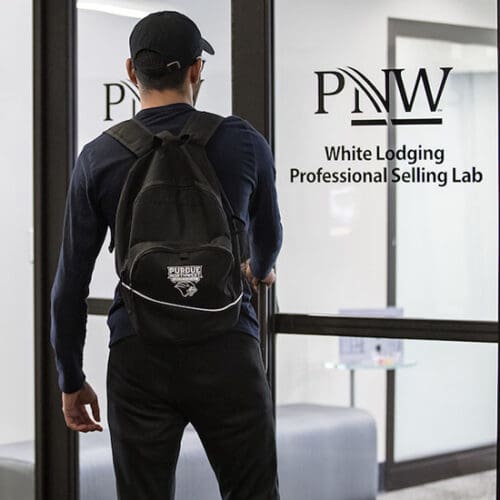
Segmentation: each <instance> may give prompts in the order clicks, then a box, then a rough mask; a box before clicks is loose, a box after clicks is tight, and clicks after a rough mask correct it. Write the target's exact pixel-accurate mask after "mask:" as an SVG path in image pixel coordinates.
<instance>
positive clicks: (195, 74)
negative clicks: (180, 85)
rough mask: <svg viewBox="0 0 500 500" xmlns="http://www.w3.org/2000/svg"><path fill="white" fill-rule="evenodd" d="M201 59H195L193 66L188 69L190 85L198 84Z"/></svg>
mask: <svg viewBox="0 0 500 500" xmlns="http://www.w3.org/2000/svg"><path fill="white" fill-rule="evenodd" d="M202 64H203V63H202V61H201V59H197V60H196V62H195V63H194V64H192V65H191V66H190V68H189V82H190V83H192V84H195V83H198V82H199V81H200V78H201V68H202Z"/></svg>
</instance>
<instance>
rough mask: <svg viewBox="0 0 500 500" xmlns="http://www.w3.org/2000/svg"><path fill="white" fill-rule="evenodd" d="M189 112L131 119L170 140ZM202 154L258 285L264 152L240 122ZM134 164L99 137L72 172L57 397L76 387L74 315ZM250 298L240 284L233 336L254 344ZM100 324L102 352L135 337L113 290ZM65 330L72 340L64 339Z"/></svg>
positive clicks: (271, 257) (264, 216)
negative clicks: (237, 223)
mask: <svg viewBox="0 0 500 500" xmlns="http://www.w3.org/2000/svg"><path fill="white" fill-rule="evenodd" d="M193 109H194V108H193V107H192V106H191V105H189V104H186V103H176V104H170V105H166V106H158V107H152V108H146V109H143V110H141V111H140V112H139V113H138V114H137V115H136V118H137V119H139V120H140V121H141V122H142V123H143V124H144V125H145V126H146V127H147V128H148V129H149V130H150V131H151V132H153V133H158V132H160V131H162V130H169V131H170V132H172V133H174V134H178V133H179V132H180V131H181V129H182V127H183V126H184V124H185V123H186V121H187V119H188V118H189V116H190V114H191V113H192V111H193ZM207 155H208V158H209V160H210V161H211V163H212V165H213V167H214V169H215V172H216V174H217V176H218V178H219V180H220V182H221V185H222V187H223V189H224V191H225V193H226V195H227V197H228V199H229V201H230V203H231V205H232V208H233V210H234V212H235V214H236V215H237V216H239V217H240V218H241V219H242V220H244V221H245V223H246V226H247V229H248V230H249V236H250V242H251V245H250V249H251V267H252V272H253V275H254V276H255V277H257V278H260V279H263V278H265V277H266V276H267V274H268V273H269V271H270V270H271V267H272V265H273V263H274V261H275V258H276V255H277V253H278V251H279V249H280V246H281V224H280V216H279V211H278V205H277V199H276V191H275V185H274V180H275V169H274V165H273V160H272V154H271V151H270V148H269V146H268V144H267V143H266V141H265V140H264V138H263V137H262V136H261V135H260V134H259V133H258V132H257V131H256V130H255V129H254V128H253V127H251V126H250V125H249V124H248V123H247V122H246V121H244V120H242V119H240V118H238V117H234V116H231V117H228V118H226V119H225V120H224V121H223V122H222V123H221V125H220V126H219V128H218V129H217V131H216V133H215V134H214V136H213V137H212V139H211V140H210V142H209V143H208V145H207ZM134 161H135V157H134V156H133V155H132V153H130V152H129V151H128V150H127V149H126V148H125V147H124V146H122V145H121V144H120V143H118V142H117V141H116V140H114V139H113V138H111V137H110V136H108V135H107V134H101V135H100V136H99V137H97V138H96V139H94V140H93V141H91V142H90V143H88V144H87V145H86V146H85V147H84V148H83V150H82V153H81V154H80V156H79V158H78V161H77V164H76V166H75V169H74V171H73V175H72V180H71V186H70V192H69V194H68V202H67V203H68V210H67V216H66V218H65V230H64V242H63V246H62V249H61V255H60V261H59V267H58V271H57V275H56V279H55V282H54V287H53V293H52V308H53V325H52V326H53V328H52V340H53V343H54V344H55V346H56V353H57V354H58V365H59V368H60V384H61V387H62V388H64V389H65V392H71V390H75V388H77V387H78V386H79V385H81V383H82V382H83V380H84V374H83V372H82V371H81V368H79V367H78V365H77V364H76V363H75V360H78V359H81V351H82V349H83V343H84V338H85V324H84V320H85V312H86V311H84V309H82V303H81V301H82V296H81V290H85V289H86V287H88V283H89V281H90V277H91V273H92V269H93V266H94V262H95V258H96V256H97V254H98V252H99V250H100V248H101V247H102V244H103V241H104V236H105V233H106V230H107V228H108V227H109V228H110V230H111V235H112V237H113V235H114V224H115V216H116V209H117V205H118V200H119V197H120V192H121V189H122V187H123V184H124V181H125V178H126V176H127V173H128V171H129V169H130V168H131V167H132V165H133V163H134ZM166 168H168V166H166ZM83 242H85V243H84V244H83ZM250 298H251V289H250V286H249V284H248V283H247V282H246V281H244V296H243V301H242V307H241V314H240V319H239V321H238V323H237V325H236V326H235V327H234V330H236V331H240V332H244V333H247V334H250V335H253V336H254V337H256V338H258V323H257V319H256V315H255V311H254V309H253V307H252V306H251V304H250ZM108 325H109V327H110V332H111V338H110V345H112V344H114V343H115V342H116V341H118V340H119V339H122V338H125V337H127V336H129V335H131V334H134V333H135V332H134V331H133V329H132V326H131V324H130V321H129V318H128V315H127V311H126V309H125V307H124V305H123V301H122V299H121V297H120V290H119V288H118V287H117V288H116V290H115V298H114V302H113V305H112V307H111V309H110V311H109V317H108ZM70 328H71V329H72V330H73V335H72V339H68V338H67V337H66V336H65V335H64V331H66V330H69V329H70ZM64 389H63V390H64Z"/></svg>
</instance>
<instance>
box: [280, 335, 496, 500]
mask: <svg viewBox="0 0 500 500" xmlns="http://www.w3.org/2000/svg"><path fill="white" fill-rule="evenodd" d="M497 363H498V353H497V346H496V345H495V344H479V343H464V342H440V341H427V340H425V341H424V340H399V341H395V340H394V339H377V338H348V337H322V336H315V335H311V336H302V335H278V338H277V366H276V368H277V371H276V373H277V412H276V413H277V440H278V464H279V467H280V469H279V474H280V487H281V494H282V496H283V497H284V498H287V499H291V500H293V499H295V498H297V499H298V498H313V497H314V498H317V499H327V498H331V492H333V491H335V494H336V495H338V498H375V497H377V498H380V499H385V498H392V496H391V495H394V498H397V499H400V498H402V499H406V498H408V499H410V498H424V497H425V498H427V497H426V496H425V493H426V492H427V491H429V489H426V488H425V486H424V485H421V486H420V487H415V488H411V489H409V490H408V493H406V491H405V489H401V490H400V491H398V492H394V493H393V494H387V493H384V492H383V491H382V488H380V487H379V486H378V485H379V484H382V483H380V482H379V481H380V480H381V479H382V478H379V477H378V475H379V465H380V464H382V463H384V462H386V460H387V457H388V450H387V449H386V438H387V435H388V433H389V434H392V433H394V434H393V436H394V443H395V445H394V460H395V461H396V462H401V461H404V460H410V459H416V458H419V459H426V458H427V459H429V460H432V459H434V458H435V455H440V454H442V453H449V452H457V451H461V450H470V449H474V448H476V447H481V446H492V447H493V446H494V445H495V443H496V413H497V410H496V409H497V394H498V388H497V383H496V380H497V376H496V374H497ZM389 369H390V370H389ZM389 372H392V374H394V377H395V391H394V392H393V391H392V390H391V389H390V387H391V385H390V384H389V385H388V377H389ZM392 406H393V407H394V409H395V410H394V419H391V418H390V414H389V415H388V408H391V407H392ZM450 460H453V459H450ZM415 467H417V466H415ZM492 467H494V465H492ZM382 470H383V469H382ZM483 476H484V477H483ZM415 477H418V474H417V471H415ZM479 478H481V480H479ZM415 484H418V483H415ZM495 484H496V482H495V470H494V469H493V468H492V470H491V471H488V472H486V473H483V475H482V476H475V475H472V476H468V477H462V478H461V479H460V480H459V481H458V482H457V481H454V480H453V479H449V480H448V481H447V482H444V483H441V482H434V483H433V484H432V491H434V492H435V494H436V496H435V497H434V496H432V498H445V496H444V494H445V492H446V491H447V492H448V493H447V494H448V495H451V492H453V493H454V496H453V498H457V499H461V498H463V499H465V498H493V497H494V491H495ZM427 486H428V487H429V488H430V486H429V485H427ZM311 492H313V493H311ZM439 493H441V494H442V495H443V496H439ZM301 495H302V497H301ZM406 495H408V496H406ZM412 495H413V496H412Z"/></svg>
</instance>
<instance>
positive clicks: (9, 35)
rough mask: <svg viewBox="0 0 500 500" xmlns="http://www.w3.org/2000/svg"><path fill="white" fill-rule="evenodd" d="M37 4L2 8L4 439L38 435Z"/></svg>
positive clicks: (0, 357)
mask: <svg viewBox="0 0 500 500" xmlns="http://www.w3.org/2000/svg"><path fill="white" fill-rule="evenodd" d="M31 4H32V2H30V1H27V0H19V1H18V2H15V3H13V4H11V5H10V6H9V9H4V13H3V14H4V15H3V21H4V23H3V27H2V30H1V33H0V42H1V44H2V46H3V47H4V50H3V55H2V58H3V62H2V69H1V70H0V76H1V82H0V85H1V88H2V92H0V108H1V109H2V113H3V116H2V121H1V124H0V136H1V137H2V144H1V145H2V148H1V149H2V159H1V161H0V163H1V167H2V182H1V183H0V223H1V225H0V227H1V231H2V234H3V237H2V245H0V261H1V262H2V263H3V265H2V287H1V289H0V308H1V314H0V332H1V342H2V347H1V349H0V394H1V395H2V411H1V417H0V424H1V425H0V444H3V443H9V442H15V441H22V440H27V439H33V437H34V372H33V368H34V352H33V261H32V258H33V257H32V236H31V230H32V227H33V214H32V211H33V157H32V156H33V140H32V137H33V130H32V126H33V118H32V105H33V99H32V78H33V71H32V48H31V45H32V5H31Z"/></svg>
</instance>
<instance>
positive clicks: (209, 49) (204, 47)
mask: <svg viewBox="0 0 500 500" xmlns="http://www.w3.org/2000/svg"><path fill="white" fill-rule="evenodd" d="M201 50H204V51H205V52H207V53H208V54H210V55H212V56H213V55H214V54H215V50H214V48H213V47H212V46H211V45H210V44H209V43H208V42H207V41H206V40H205V39H204V38H202V39H201Z"/></svg>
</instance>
